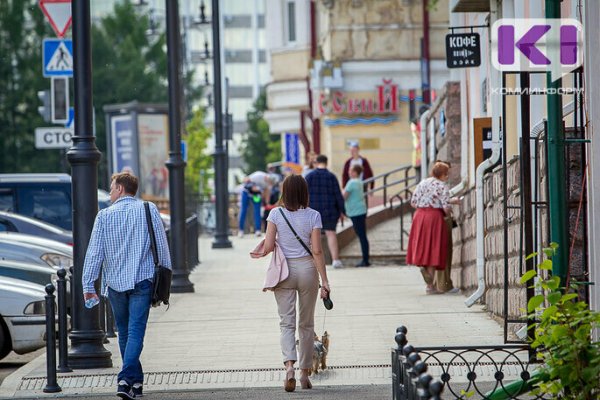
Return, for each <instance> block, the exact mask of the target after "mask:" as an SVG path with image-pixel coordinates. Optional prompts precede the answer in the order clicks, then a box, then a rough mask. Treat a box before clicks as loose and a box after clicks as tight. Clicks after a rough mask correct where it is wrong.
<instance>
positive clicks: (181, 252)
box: [165, 0, 194, 293]
mask: <svg viewBox="0 0 600 400" xmlns="http://www.w3.org/2000/svg"><path fill="white" fill-rule="evenodd" d="M165 2H166V10H167V58H168V78H169V159H168V160H167V162H166V163H165V165H166V166H167V168H168V169H169V207H170V212H171V228H170V229H171V246H170V247H171V260H172V261H173V282H172V284H171V290H172V291H173V292H174V293H189V292H193V291H194V285H193V284H192V282H190V279H189V275H190V272H189V269H188V265H187V257H186V256H185V252H186V235H185V198H184V193H185V186H184V169H185V162H184V161H183V157H182V156H181V79H180V77H181V59H180V56H181V36H180V34H179V0H165Z"/></svg>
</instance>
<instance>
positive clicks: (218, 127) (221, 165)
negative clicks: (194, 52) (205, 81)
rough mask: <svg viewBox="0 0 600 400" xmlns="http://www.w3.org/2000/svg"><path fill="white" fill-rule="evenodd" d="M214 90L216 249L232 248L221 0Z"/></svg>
mask: <svg viewBox="0 0 600 400" xmlns="http://www.w3.org/2000/svg"><path fill="white" fill-rule="evenodd" d="M212 24H213V25H212V28H213V30H212V34H213V70H214V72H213V74H214V77H213V92H214V112H215V153H214V166H215V205H216V219H217V226H216V230H215V238H214V241H213V243H212V248H213V249H225V248H230V247H232V244H231V241H230V240H229V216H228V214H229V213H228V211H229V194H228V191H229V190H228V185H227V151H226V149H225V147H224V145H223V136H224V135H223V122H222V121H223V104H222V93H221V39H220V28H219V25H220V18H219V0H212Z"/></svg>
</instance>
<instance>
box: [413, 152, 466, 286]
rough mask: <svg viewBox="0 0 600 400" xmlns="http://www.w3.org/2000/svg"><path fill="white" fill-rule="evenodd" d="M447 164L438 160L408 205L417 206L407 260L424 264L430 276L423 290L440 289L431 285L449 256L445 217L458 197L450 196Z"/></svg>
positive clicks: (421, 265)
mask: <svg viewBox="0 0 600 400" xmlns="http://www.w3.org/2000/svg"><path fill="white" fill-rule="evenodd" d="M449 170H450V167H449V166H448V164H446V163H444V162H440V161H437V162H436V163H435V164H434V165H433V168H432V172H431V177H429V178H427V179H425V180H424V181H422V182H421V183H419V185H417V188H416V189H415V192H414V194H413V195H412V198H411V205H412V206H413V207H414V208H416V209H417V211H416V212H415V215H414V217H413V222H412V225H411V228H410V235H409V237H408V251H407V253H406V262H407V264H409V265H416V266H419V267H422V268H425V269H426V271H427V275H426V276H428V277H429V279H428V280H427V283H426V285H427V287H426V293H428V294H434V293H439V292H438V290H437V289H436V288H435V287H434V286H433V280H434V278H435V271H436V270H438V271H442V270H444V269H445V268H446V262H447V257H448V229H447V228H446V222H445V221H444V218H445V217H446V215H450V214H451V212H452V207H451V206H450V204H452V203H454V204H457V203H458V202H459V200H457V199H454V198H453V199H450V193H449V190H448V186H447V185H446V182H447V181H448V177H449V174H448V172H449Z"/></svg>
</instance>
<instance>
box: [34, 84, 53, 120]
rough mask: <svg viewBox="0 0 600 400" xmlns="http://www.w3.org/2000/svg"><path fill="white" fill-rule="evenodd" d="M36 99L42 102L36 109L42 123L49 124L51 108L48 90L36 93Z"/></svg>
mask: <svg viewBox="0 0 600 400" xmlns="http://www.w3.org/2000/svg"><path fill="white" fill-rule="evenodd" d="M37 95H38V99H40V101H41V102H42V105H41V106H39V107H38V112H39V113H40V115H41V116H42V118H44V121H46V122H50V121H51V120H52V115H51V113H52V107H51V100H50V91H49V90H40V91H39V92H37Z"/></svg>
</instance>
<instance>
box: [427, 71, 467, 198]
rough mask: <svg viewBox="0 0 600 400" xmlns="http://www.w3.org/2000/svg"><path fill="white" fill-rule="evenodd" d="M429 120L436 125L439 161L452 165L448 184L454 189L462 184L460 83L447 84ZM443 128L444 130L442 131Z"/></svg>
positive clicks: (430, 161) (433, 107)
mask: <svg viewBox="0 0 600 400" xmlns="http://www.w3.org/2000/svg"><path fill="white" fill-rule="evenodd" d="M442 119H443V121H442ZM429 120H430V123H434V124H435V130H436V135H435V147H436V152H437V159H439V160H444V161H448V162H450V163H451V165H452V168H451V169H450V178H449V179H448V184H449V185H450V187H452V186H454V185H456V184H458V183H459V182H460V170H461V159H460V155H461V154H460V144H461V143H460V139H461V138H460V134H461V118H460V82H446V84H445V85H444V87H443V89H442V91H441V94H440V97H439V99H438V100H437V101H436V102H435V103H434V105H433V106H432V107H431V114H430V119H429ZM442 126H444V130H442V129H441V127H442ZM427 148H428V147H427ZM424 149H425V147H424ZM428 155H429V153H428ZM432 161H434V160H429V165H433V164H432Z"/></svg>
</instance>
